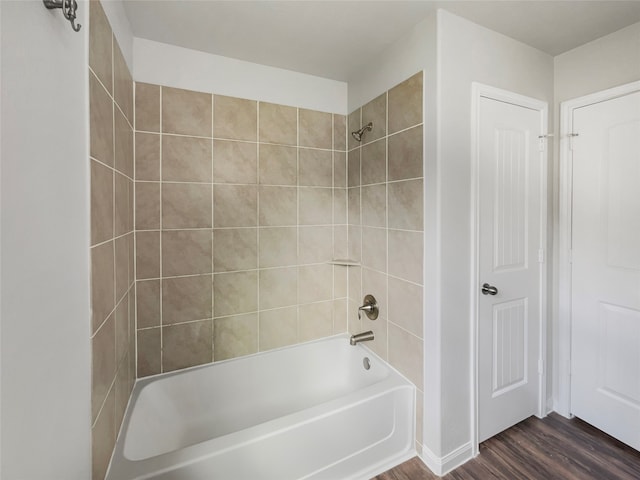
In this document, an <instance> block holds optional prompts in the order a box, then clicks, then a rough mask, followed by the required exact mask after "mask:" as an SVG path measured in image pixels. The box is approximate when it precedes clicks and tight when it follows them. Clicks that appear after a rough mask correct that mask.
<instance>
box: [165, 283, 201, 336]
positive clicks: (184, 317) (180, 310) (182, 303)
mask: <svg viewBox="0 0 640 480" xmlns="http://www.w3.org/2000/svg"><path fill="white" fill-rule="evenodd" d="M212 295H213V277H212V276H211V275H196V276H191V277H175V278H165V279H163V280H162V325H171V324H173V323H181V322H189V321H192V320H203V319H206V318H212V317H213V312H212V310H211V303H212Z"/></svg>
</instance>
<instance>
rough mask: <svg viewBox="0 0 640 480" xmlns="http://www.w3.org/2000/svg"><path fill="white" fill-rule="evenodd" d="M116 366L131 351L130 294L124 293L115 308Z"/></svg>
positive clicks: (117, 366)
mask: <svg viewBox="0 0 640 480" xmlns="http://www.w3.org/2000/svg"><path fill="white" fill-rule="evenodd" d="M115 326H116V343H115V345H116V350H115V354H116V368H119V367H120V364H121V363H122V361H123V360H124V358H125V356H126V355H127V353H128V352H129V295H124V296H123V297H122V300H121V301H120V303H119V304H118V306H117V307H116V310H115Z"/></svg>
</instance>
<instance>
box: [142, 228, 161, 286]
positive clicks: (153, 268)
mask: <svg viewBox="0 0 640 480" xmlns="http://www.w3.org/2000/svg"><path fill="white" fill-rule="evenodd" d="M158 277H160V232H136V278H137V279H144V278H158Z"/></svg>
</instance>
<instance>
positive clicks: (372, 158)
mask: <svg viewBox="0 0 640 480" xmlns="http://www.w3.org/2000/svg"><path fill="white" fill-rule="evenodd" d="M361 169H362V170H361V184H362V185H370V184H372V183H380V182H385V181H386V180H387V142H386V139H384V138H383V139H381V140H378V141H375V142H373V143H368V144H367V145H364V146H363V147H362V167H361Z"/></svg>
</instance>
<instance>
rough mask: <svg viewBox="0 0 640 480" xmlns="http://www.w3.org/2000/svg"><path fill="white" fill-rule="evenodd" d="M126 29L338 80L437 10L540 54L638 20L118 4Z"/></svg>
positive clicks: (562, 13)
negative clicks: (502, 35) (122, 12)
mask: <svg viewBox="0 0 640 480" xmlns="http://www.w3.org/2000/svg"><path fill="white" fill-rule="evenodd" d="M124 5H125V11H126V13H127V16H128V18H129V22H130V23H131V28H132V30H133V35H134V36H136V37H140V38H146V39H149V40H155V41H157V42H162V43H168V44H172V45H177V46H181V47H185V48H191V49H194V50H200V51H203V52H208V53H213V54H216V55H222V56H225V57H231V58H236V59H240V60H245V61H249V62H254V63H259V64H263V65H270V66H273V67H279V68H284V69H287V70H294V71H297V72H303V73H307V74H311V75H317V76H320V77H325V78H331V79H335V80H341V81H347V80H349V78H350V76H351V75H352V74H353V72H355V71H357V70H358V69H359V68H360V67H362V66H363V65H365V64H367V63H368V62H369V61H370V60H371V59H372V58H373V57H374V56H375V54H376V53H377V52H379V51H380V50H382V49H384V48H385V47H386V46H388V45H389V44H391V43H393V42H394V41H395V40H396V39H398V38H400V37H401V36H402V35H403V34H404V33H406V32H407V31H408V30H409V29H411V28H412V27H413V26H414V25H416V24H417V23H419V22H420V21H421V20H422V19H424V18H425V17H426V16H428V15H429V14H430V13H431V12H433V11H434V10H435V9H437V8H444V9H446V10H448V11H450V12H452V13H454V14H456V15H459V16H461V17H464V18H467V19H469V20H471V21H473V22H476V23H478V24H480V25H484V26H485V27H488V28H490V29H492V30H495V31H497V32H500V33H503V34H504V35H507V36H509V37H512V38H515V39H516V40H520V41H521V42H524V43H526V44H529V45H531V46H533V47H535V48H538V49H539V50H542V51H544V52H547V53H548V54H550V55H554V56H555V55H557V54H559V53H563V52H566V51H568V50H571V49H573V48H575V47H577V46H579V45H582V44H584V43H587V42H589V41H591V40H594V39H596V38H599V37H601V36H603V35H606V34H608V33H611V32H614V31H616V30H619V29H621V28H624V27H626V26H628V25H631V24H632V23H635V22H638V21H640V0H635V1H617V0H608V1H593V0H587V1H583V0H565V1H553V0H539V1H483V0H475V1H457V0H449V1H426V0H420V1H404V0H394V1H371V0H350V1H331V0H323V1H319V0H301V1H269V0H261V1H245V0H231V1H214V0H207V1H203V0H198V1H194V0H173V1H172V0H124Z"/></svg>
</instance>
